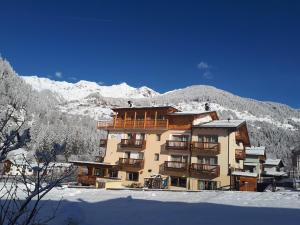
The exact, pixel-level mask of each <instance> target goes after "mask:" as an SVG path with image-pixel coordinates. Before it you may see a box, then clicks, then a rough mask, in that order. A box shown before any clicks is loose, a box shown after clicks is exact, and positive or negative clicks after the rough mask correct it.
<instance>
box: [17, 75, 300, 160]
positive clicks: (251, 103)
mask: <svg viewBox="0 0 300 225" xmlns="http://www.w3.org/2000/svg"><path fill="white" fill-rule="evenodd" d="M22 78H23V79H24V80H25V82H26V83H28V84H30V85H31V86H32V87H33V89H35V90H37V91H42V90H48V91H50V92H52V93H53V94H54V96H56V99H58V100H59V102H60V104H59V108H60V110H61V111H62V112H65V113H68V114H73V115H84V116H89V117H91V118H93V119H95V120H99V119H103V118H110V115H111V113H112V111H111V108H112V107H120V106H127V101H128V100H129V99H130V100H131V101H132V102H133V103H134V105H136V106H155V105H172V106H175V107H176V108H178V109H181V110H184V111H203V110H204V104H205V103H206V102H209V103H210V107H211V110H216V111H217V112H218V114H219V115H220V118H222V119H227V118H233V119H244V120H246V121H247V123H248V129H249V133H250V138H251V142H252V144H253V145H265V146H266V147H267V152H268V153H269V154H270V155H271V156H273V157H282V158H285V159H288V158H289V155H290V153H291V149H292V148H293V147H294V146H296V145H297V143H299V142H300V132H299V131H300V111H299V110H296V109H293V108H291V107H289V106H287V105H284V104H279V103H274V102H262V101H257V100H254V99H248V98H242V97H239V96H236V95H233V94H231V93H229V92H226V91H223V90H220V89H217V88H215V87H212V86H206V85H194V86H190V87H186V88H182V89H177V90H173V91H169V92H167V93H163V94H159V93H158V92H156V91H154V90H152V89H150V88H147V87H141V88H134V87H130V86H128V85H127V84H125V83H122V84H119V85H112V86H101V85H98V84H97V83H94V82H89V81H79V82H78V83H67V82H60V81H52V80H50V79H47V78H39V77H36V76H33V77H27V76H26V77H25V76H24V77H22ZM287 163H289V162H287Z"/></svg>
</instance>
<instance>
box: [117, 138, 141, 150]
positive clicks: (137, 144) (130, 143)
mask: <svg viewBox="0 0 300 225" xmlns="http://www.w3.org/2000/svg"><path fill="white" fill-rule="evenodd" d="M120 147H121V148H137V149H145V148H146V140H143V139H121V143H120Z"/></svg>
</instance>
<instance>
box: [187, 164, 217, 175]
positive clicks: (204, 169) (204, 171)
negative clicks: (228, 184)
mask: <svg viewBox="0 0 300 225" xmlns="http://www.w3.org/2000/svg"><path fill="white" fill-rule="evenodd" d="M190 172H191V176H192V177H198V176H200V177H202V178H215V177H218V176H220V166H219V165H209V164H199V163H192V164H191V166H190Z"/></svg>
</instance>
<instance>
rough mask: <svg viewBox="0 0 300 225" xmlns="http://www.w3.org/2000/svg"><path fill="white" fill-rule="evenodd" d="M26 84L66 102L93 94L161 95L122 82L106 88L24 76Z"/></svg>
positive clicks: (132, 96) (81, 81)
mask: <svg viewBox="0 0 300 225" xmlns="http://www.w3.org/2000/svg"><path fill="white" fill-rule="evenodd" d="M22 78H23V79H24V80H25V82H26V83H28V84H30V85H31V86H32V87H33V89H35V90H37V91H42V90H49V91H51V92H53V93H55V94H58V95H59V97H60V98H61V97H62V98H63V99H65V100H66V101H72V100H79V99H83V98H85V97H87V96H89V95H91V94H100V95H101V96H103V97H111V98H147V97H154V96H157V95H159V93H158V92H156V91H154V90H152V89H150V88H148V87H145V86H143V87H141V88H135V87H131V86H129V85H128V84H127V83H125V82H122V83H120V84H117V85H111V86H105V85H99V84H97V83H96V82H92V81H86V80H80V81H78V82H77V83H69V82H66V81H54V80H50V79H49V78H43V77H37V76H22Z"/></svg>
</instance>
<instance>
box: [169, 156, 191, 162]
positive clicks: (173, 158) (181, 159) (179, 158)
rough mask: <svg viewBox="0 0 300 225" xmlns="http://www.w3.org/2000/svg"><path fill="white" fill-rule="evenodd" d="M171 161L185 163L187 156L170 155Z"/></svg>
mask: <svg viewBox="0 0 300 225" xmlns="http://www.w3.org/2000/svg"><path fill="white" fill-rule="evenodd" d="M171 161H174V162H183V163H187V162H188V156H187V155H171Z"/></svg>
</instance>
